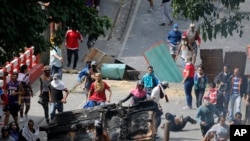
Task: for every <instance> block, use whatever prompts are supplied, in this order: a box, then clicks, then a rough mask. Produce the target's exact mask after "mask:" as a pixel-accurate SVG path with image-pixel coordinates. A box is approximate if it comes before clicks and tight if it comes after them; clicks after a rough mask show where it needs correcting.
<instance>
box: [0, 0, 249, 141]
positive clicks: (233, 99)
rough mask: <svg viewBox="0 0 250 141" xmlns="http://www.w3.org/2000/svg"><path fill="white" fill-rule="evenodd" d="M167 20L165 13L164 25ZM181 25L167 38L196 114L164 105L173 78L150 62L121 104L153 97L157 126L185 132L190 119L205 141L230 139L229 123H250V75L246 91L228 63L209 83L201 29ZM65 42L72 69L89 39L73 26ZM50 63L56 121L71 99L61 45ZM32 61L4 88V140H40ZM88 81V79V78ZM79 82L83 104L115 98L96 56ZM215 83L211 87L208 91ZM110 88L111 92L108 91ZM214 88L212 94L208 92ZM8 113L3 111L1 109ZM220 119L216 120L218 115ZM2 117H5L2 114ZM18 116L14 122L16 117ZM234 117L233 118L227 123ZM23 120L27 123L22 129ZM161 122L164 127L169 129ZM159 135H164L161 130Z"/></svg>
mask: <svg viewBox="0 0 250 141" xmlns="http://www.w3.org/2000/svg"><path fill="white" fill-rule="evenodd" d="M149 3H150V9H149V12H151V11H152V10H153V5H154V4H153V0H149ZM167 4H169V1H168V0H163V1H162V6H163V7H164V8H165V9H164V8H163V16H164V17H165V16H167V17H168V19H169V25H171V24H172V23H173V19H172V18H171V17H170V16H169V14H168V13H167V12H166V11H165V12H164V10H166V7H167ZM88 5H89V6H90V7H94V8H95V9H96V10H97V11H99V1H93V0H92V1H88ZM165 22H166V20H165V19H164V18H163V23H162V24H161V25H162V26H164V25H165ZM178 29H179V25H178V24H173V30H171V31H170V32H168V34H167V36H166V41H167V44H168V46H169V50H170V54H171V56H172V58H173V60H174V61H176V60H177V59H178V56H179V55H180V54H181V55H180V57H181V59H182V66H183V80H182V82H181V83H182V84H183V86H184V88H183V89H184V93H185V98H186V106H185V107H183V109H184V110H186V109H187V110H191V109H194V107H193V98H192V92H193V90H194V94H195V98H196V103H195V107H196V108H197V111H196V115H193V117H192V116H191V115H188V116H184V117H183V116H180V117H177V116H176V115H175V113H169V112H166V113H165V114H164V111H163V110H162V106H161V104H160V99H165V101H166V102H168V96H167V94H166V93H165V90H166V89H167V88H169V83H168V82H167V81H160V80H159V79H158V78H157V76H156V75H155V74H154V68H153V66H148V68H147V72H146V73H145V74H144V75H143V76H142V78H141V79H140V80H138V81H137V84H136V86H135V88H133V89H132V90H131V91H129V93H128V96H127V97H125V98H124V99H121V100H120V101H119V103H118V104H119V105H122V103H124V102H126V101H127V100H129V99H131V102H130V105H136V104H138V103H139V102H141V101H145V100H152V101H154V102H155V103H156V104H157V105H158V109H159V110H158V111H157V116H156V119H157V129H158V128H159V127H160V125H161V120H162V119H161V116H162V115H164V117H165V119H166V120H168V121H169V122H170V130H171V131H175V132H176V131H181V130H182V129H183V128H184V127H185V126H186V125H187V123H188V122H189V123H191V124H197V123H198V124H199V125H200V130H201V134H202V137H203V140H204V141H208V140H211V139H212V138H215V139H216V140H228V139H229V125H242V124H248V125H249V124H250V77H249V80H248V89H247V91H246V92H245V93H242V92H241V85H242V83H243V81H242V77H241V75H240V70H239V68H237V67H236V68H233V73H232V72H231V70H230V69H231V68H230V66H229V65H227V64H225V65H224V67H223V71H221V72H220V73H219V74H218V75H216V77H215V78H214V80H210V81H212V82H211V83H208V82H209V80H208V77H207V75H206V70H205V68H203V66H202V65H198V66H197V67H196V65H195V63H196V57H197V51H198V49H199V47H200V44H201V38H200V36H199V32H198V31H196V29H195V25H194V23H191V24H190V26H189V29H187V30H186V31H184V32H183V33H182V32H180V31H179V30H178ZM65 38H66V42H65V46H66V48H67V67H68V68H70V67H71V58H72V55H74V61H73V66H72V69H75V68H76V66H77V61H78V49H79V43H78V42H79V41H82V40H83V37H82V35H81V34H80V33H79V32H78V31H77V30H76V29H74V28H72V29H70V30H68V31H67V33H66V35H65ZM96 40H97V37H96V36H95V35H89V39H88V43H87V46H88V48H89V49H90V48H91V47H93V42H95V41H96ZM50 54H51V56H50V65H49V66H45V67H44V69H43V74H42V75H41V77H40V78H39V80H40V94H39V97H40V98H39V101H38V103H39V104H41V106H42V108H43V110H44V118H45V120H46V122H47V123H48V124H49V123H51V122H53V120H54V117H55V114H56V111H58V112H63V105H64V104H66V103H67V97H68V95H69V91H68V89H67V87H66V86H65V84H64V83H63V82H62V77H63V73H62V65H63V57H62V52H61V49H60V47H58V46H54V47H53V48H52V50H51V53H50ZM27 70H28V66H27V65H22V66H21V68H20V71H19V73H16V72H14V73H13V74H12V75H11V79H10V81H9V82H8V83H7V86H6V92H7V96H6V97H3V96H1V95H3V91H2V90H1V89H0V96H1V99H0V108H2V110H0V112H2V111H3V112H4V126H3V127H2V129H1V137H0V140H9V141H23V140H27V141H30V140H32V141H33V140H34V141H39V130H40V128H39V126H38V125H37V124H36V123H35V122H34V121H33V120H32V119H29V117H28V114H29V110H30V102H31V98H32V97H33V91H32V87H31V86H30V82H29V74H28V71H27ZM82 82H83V83H82ZM78 84H79V85H84V90H85V91H86V93H87V94H86V104H85V105H84V106H83V108H89V107H94V106H99V105H104V104H106V103H110V102H112V101H111V96H112V90H111V87H110V86H109V85H108V83H107V82H105V81H104V80H103V79H102V74H101V73H100V70H98V68H97V62H96V61H94V60H93V61H87V63H86V67H85V68H83V70H81V71H80V73H79V75H78ZM208 85H209V90H208V91H206V89H207V86H208ZM106 91H108V94H107V93H106ZM206 92H208V93H206ZM242 98H243V99H244V100H245V101H246V105H247V107H246V112H245V113H246V114H245V120H242V111H241V106H242ZM1 115H2V117H3V114H1ZM214 115H216V117H217V118H218V121H215V117H214ZM2 117H1V118H2ZM11 117H12V119H13V121H11V122H10V119H11ZM227 120H228V122H226V121H227ZM19 122H25V125H24V126H23V127H22V128H20V127H19ZM163 127H164V125H163V126H161V128H163ZM156 136H158V135H156Z"/></svg>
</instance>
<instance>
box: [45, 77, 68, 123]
mask: <svg viewBox="0 0 250 141" xmlns="http://www.w3.org/2000/svg"><path fill="white" fill-rule="evenodd" d="M49 88H50V92H49V102H50V120H51V122H53V119H54V116H55V114H56V110H57V111H58V112H59V113H60V112H63V104H65V103H67V97H68V95H69V91H68V89H67V88H66V87H65V85H64V83H63V82H62V80H60V79H59V74H58V73H55V74H54V76H53V80H52V81H51V83H50V85H49ZM63 92H65V94H64V93H63Z"/></svg>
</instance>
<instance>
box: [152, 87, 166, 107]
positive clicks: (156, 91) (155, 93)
mask: <svg viewBox="0 0 250 141" xmlns="http://www.w3.org/2000/svg"><path fill="white" fill-rule="evenodd" d="M161 91H162V92H163V94H164V89H163V88H162V86H161V85H160V84H158V85H157V86H156V87H154V89H153V90H152V92H151V98H154V101H155V102H156V103H157V104H159V102H160V92H161Z"/></svg>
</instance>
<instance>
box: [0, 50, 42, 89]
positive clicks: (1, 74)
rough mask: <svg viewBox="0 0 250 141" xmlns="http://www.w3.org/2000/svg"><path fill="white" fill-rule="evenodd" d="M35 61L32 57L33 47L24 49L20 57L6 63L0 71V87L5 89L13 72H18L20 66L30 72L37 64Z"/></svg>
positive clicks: (34, 57) (33, 56) (35, 58)
mask: <svg viewBox="0 0 250 141" xmlns="http://www.w3.org/2000/svg"><path fill="white" fill-rule="evenodd" d="M37 60H38V59H37V57H36V56H35V55H34V47H30V48H26V49H25V52H23V53H20V57H15V58H14V59H13V60H12V61H10V62H6V63H5V66H4V67H3V68H1V69H0V87H2V88H3V89H5V87H6V83H7V82H8V81H9V80H10V78H11V75H12V74H13V72H19V68H20V67H21V66H22V65H24V64H26V65H27V66H28V69H29V70H30V69H32V68H33V67H34V66H35V65H36V64H38V62H37ZM6 74H8V75H6Z"/></svg>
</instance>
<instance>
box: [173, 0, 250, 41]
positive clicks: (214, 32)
mask: <svg viewBox="0 0 250 141" xmlns="http://www.w3.org/2000/svg"><path fill="white" fill-rule="evenodd" d="M243 2H245V0H185V2H184V1H183V0H172V6H173V15H174V16H177V15H178V14H182V15H183V16H184V17H185V18H187V19H190V20H191V21H192V22H199V23H200V25H199V29H200V31H201V33H202V38H203V40H204V41H206V40H210V41H212V39H216V38H217V36H218V35H220V36H221V37H224V38H227V37H228V36H232V35H233V34H234V33H236V34H238V35H239V36H240V37H242V35H243V30H244V25H243V24H242V21H243V20H249V13H244V12H241V11H239V6H240V3H243Z"/></svg>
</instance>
